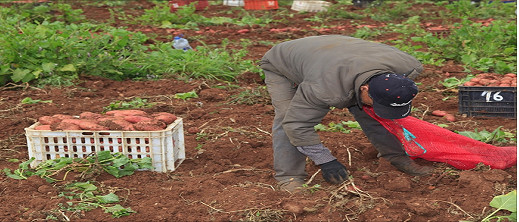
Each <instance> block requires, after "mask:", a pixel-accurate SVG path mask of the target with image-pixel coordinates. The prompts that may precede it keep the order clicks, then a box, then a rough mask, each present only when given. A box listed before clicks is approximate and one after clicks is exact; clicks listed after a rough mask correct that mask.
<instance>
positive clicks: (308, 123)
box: [260, 35, 433, 191]
mask: <svg viewBox="0 0 519 222" xmlns="http://www.w3.org/2000/svg"><path fill="white" fill-rule="evenodd" d="M260 67H261V68H262V69H263V71H264V73H265V83H266V85H267V89H268V92H269V94H270V96H271V99H272V104H273V106H274V110H275V117H274V122H273V125H272V142H273V144H272V146H273V150H274V170H275V176H274V177H275V179H276V180H277V181H278V182H279V184H278V185H279V187H280V189H282V190H288V191H294V190H296V189H297V188H299V187H301V186H302V185H303V184H304V180H305V178H306V176H307V173H306V172H305V163H306V162H305V160H306V157H309V158H310V159H311V160H312V161H313V162H314V163H315V164H316V165H318V166H319V167H320V168H321V172H322V176H323V178H324V179H325V180H326V181H327V182H329V183H332V184H340V183H342V182H343V181H345V180H347V178H348V172H347V169H346V167H345V166H344V165H343V164H341V163H340V162H339V161H338V160H337V158H335V157H334V156H333V155H332V153H331V152H330V150H329V149H328V148H327V147H325V146H324V145H323V143H322V142H321V140H320V138H319V135H318V134H317V133H316V131H315V130H314V126H315V125H317V124H319V123H320V122H321V120H322V119H323V118H324V116H325V115H326V114H327V113H328V111H330V108H331V107H335V108H341V109H342V108H348V110H349V112H350V113H351V114H352V115H353V117H354V118H355V120H356V121H357V122H358V123H359V125H360V126H361V128H362V130H363V132H364V134H365V135H366V136H367V138H368V139H369V141H370V142H371V144H372V145H373V146H374V147H375V148H376V150H377V151H378V152H379V156H380V157H382V158H385V159H387V160H388V161H389V162H390V163H391V164H392V165H393V166H395V167H396V168H397V169H398V170H400V171H402V172H405V173H407V174H410V175H413V176H421V175H427V174H429V173H431V171H432V170H433V168H432V167H428V166H420V165H418V164H417V163H415V162H414V161H413V160H412V159H411V158H410V157H409V156H408V155H407V154H406V152H405V150H404V148H403V145H402V144H401V143H400V141H399V140H398V139H397V138H396V137H395V136H394V135H393V134H391V133H390V132H389V131H388V130H386V129H385V128H384V126H382V125H381V124H380V123H379V122H378V121H377V120H375V119H373V118H371V117H370V116H369V115H368V114H367V113H366V112H364V111H363V110H362V107H363V106H364V105H367V106H372V107H373V109H374V111H375V113H376V114H377V115H378V116H380V117H382V118H385V119H399V118H404V117H406V116H408V115H409V114H410V111H411V101H412V99H413V98H414V97H415V96H416V94H417V93H418V88H417V86H416V84H415V83H414V82H413V80H412V79H414V78H416V77H417V76H418V75H419V74H420V73H421V72H422V71H423V67H422V65H421V63H420V62H419V61H418V60H416V59H415V58H414V57H412V56H410V55H409V54H407V53H405V52H402V51H400V50H398V49H396V48H394V47H391V46H388V45H385V44H381V43H376V42H370V41H366V40H362V39H357V38H353V37H349V36H341V35H326V36H312V37H306V38H301V39H296V40H291V41H287V42H283V43H280V44H278V45H275V46H274V47H272V48H271V49H270V50H269V51H268V52H267V53H266V54H265V55H264V56H263V58H262V60H261V61H260Z"/></svg>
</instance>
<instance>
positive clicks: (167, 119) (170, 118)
mask: <svg viewBox="0 0 519 222" xmlns="http://www.w3.org/2000/svg"><path fill="white" fill-rule="evenodd" d="M152 116H153V119H156V120H160V121H162V122H164V123H165V124H168V125H169V124H171V123H173V122H175V120H177V116H175V115H174V114H171V113H166V112H160V113H154V114H153V115H152Z"/></svg>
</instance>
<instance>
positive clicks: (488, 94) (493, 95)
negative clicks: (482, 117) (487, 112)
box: [481, 91, 503, 102]
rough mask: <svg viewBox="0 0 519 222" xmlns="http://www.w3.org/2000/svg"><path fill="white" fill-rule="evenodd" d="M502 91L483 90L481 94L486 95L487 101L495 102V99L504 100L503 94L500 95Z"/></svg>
mask: <svg viewBox="0 0 519 222" xmlns="http://www.w3.org/2000/svg"><path fill="white" fill-rule="evenodd" d="M500 93H501V91H497V92H492V91H483V92H482V93H481V96H483V97H485V101H486V102H493V101H497V102H499V101H502V100H503V96H501V95H499V94H500Z"/></svg>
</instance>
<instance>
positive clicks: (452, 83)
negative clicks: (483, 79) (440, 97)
mask: <svg viewBox="0 0 519 222" xmlns="http://www.w3.org/2000/svg"><path fill="white" fill-rule="evenodd" d="M472 78H474V75H467V76H466V77H465V78H463V79H458V78H456V77H450V78H446V79H444V80H442V81H440V84H442V85H443V86H445V88H447V89H452V88H457V87H458V86H461V85H463V83H465V82H468V81H470V79H472Z"/></svg>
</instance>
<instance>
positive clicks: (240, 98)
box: [229, 86, 270, 105]
mask: <svg viewBox="0 0 519 222" xmlns="http://www.w3.org/2000/svg"><path fill="white" fill-rule="evenodd" d="M229 103H230V104H246V105H253V104H269V103H270V97H269V94H268V91H267V87H266V86H258V87H257V88H256V89H245V90H243V91H241V92H240V93H239V94H237V95H232V96H231V101H229Z"/></svg>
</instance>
